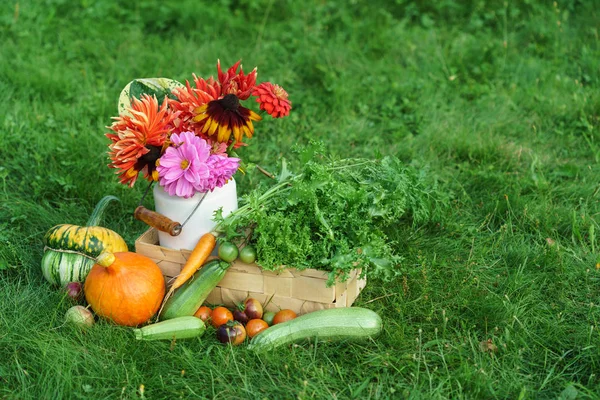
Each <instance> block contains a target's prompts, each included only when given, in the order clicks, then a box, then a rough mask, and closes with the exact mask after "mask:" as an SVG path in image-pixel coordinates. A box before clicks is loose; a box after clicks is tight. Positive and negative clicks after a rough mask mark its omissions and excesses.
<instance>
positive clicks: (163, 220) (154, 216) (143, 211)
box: [133, 206, 182, 236]
mask: <svg viewBox="0 0 600 400" xmlns="http://www.w3.org/2000/svg"><path fill="white" fill-rule="evenodd" d="M133 216H134V217H135V219H137V220H140V221H142V222H144V223H146V224H148V225H149V226H151V227H153V228H156V229H158V230H159V231H161V232H167V233H168V234H169V235H171V236H177V235H179V234H180V233H181V229H182V226H181V224H180V223H179V222H176V221H173V220H171V219H169V218H168V217H165V216H164V215H162V214H159V213H157V212H156V211H151V210H148V209H147V208H146V207H144V206H138V208H136V209H135V211H134V213H133Z"/></svg>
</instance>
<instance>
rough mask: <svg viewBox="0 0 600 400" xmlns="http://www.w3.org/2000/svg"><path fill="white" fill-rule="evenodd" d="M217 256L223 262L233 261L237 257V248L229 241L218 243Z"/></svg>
mask: <svg viewBox="0 0 600 400" xmlns="http://www.w3.org/2000/svg"><path fill="white" fill-rule="evenodd" d="M217 254H218V255H219V258H220V259H221V260H223V261H225V262H234V261H235V259H236V258H237V257H238V254H239V250H238V248H237V246H236V245H235V244H233V243H231V242H223V243H221V244H220V245H219V250H217Z"/></svg>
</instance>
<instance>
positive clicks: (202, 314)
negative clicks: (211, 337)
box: [194, 306, 212, 322]
mask: <svg viewBox="0 0 600 400" xmlns="http://www.w3.org/2000/svg"><path fill="white" fill-rule="evenodd" d="M211 315H212V309H211V308H210V307H208V306H201V307H200V308H199V309H198V311H196V312H195V313H194V317H198V318H200V319H201V320H202V321H204V322H206V321H208V320H209V319H210V318H211Z"/></svg>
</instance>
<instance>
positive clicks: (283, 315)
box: [273, 309, 297, 325]
mask: <svg viewBox="0 0 600 400" xmlns="http://www.w3.org/2000/svg"><path fill="white" fill-rule="evenodd" d="M296 317H297V315H296V313H295V312H294V311H293V310H289V309H283V310H281V311H278V312H277V313H276V314H275V316H274V317H273V325H277V324H280V323H282V322H286V321H289V320H292V319H294V318H296Z"/></svg>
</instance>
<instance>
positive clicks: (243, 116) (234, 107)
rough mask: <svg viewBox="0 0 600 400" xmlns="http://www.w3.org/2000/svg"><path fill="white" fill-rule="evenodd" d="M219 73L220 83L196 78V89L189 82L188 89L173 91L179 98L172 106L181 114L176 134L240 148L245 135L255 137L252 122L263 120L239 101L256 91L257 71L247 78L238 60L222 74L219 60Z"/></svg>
mask: <svg viewBox="0 0 600 400" xmlns="http://www.w3.org/2000/svg"><path fill="white" fill-rule="evenodd" d="M238 68H239V72H238ZM217 72H218V82H216V81H215V80H214V79H213V78H212V77H211V78H209V79H208V80H204V79H202V78H198V77H196V75H194V83H195V85H196V87H195V88H194V87H192V86H191V85H190V83H189V82H187V81H186V87H185V88H177V89H175V90H173V94H174V95H175V96H176V97H177V99H171V100H169V107H171V108H172V109H173V110H177V111H179V112H180V114H179V116H178V118H177V119H175V121H174V125H175V128H176V131H177V132H183V131H191V132H194V133H195V134H196V135H197V136H200V137H202V138H203V139H212V140H216V141H218V142H221V143H229V142H231V141H232V140H235V142H236V143H235V146H238V147H239V146H240V145H242V143H241V142H242V139H243V137H244V135H245V136H247V137H249V138H251V137H252V135H253V134H254V125H253V124H252V121H260V120H261V119H262V117H261V116H260V115H258V114H257V113H255V112H254V111H251V110H249V109H248V108H245V107H243V106H241V105H240V100H246V99H248V98H249V97H250V95H251V94H252V91H253V90H254V88H255V85H256V74H257V72H256V68H254V70H253V71H252V72H251V73H250V74H248V75H246V74H244V70H243V69H242V68H241V66H240V61H238V62H237V63H235V64H234V65H233V66H231V67H230V68H229V69H228V70H227V71H226V72H223V70H222V69H221V61H220V60H219V61H217ZM215 133H216V138H215ZM232 136H233V138H232Z"/></svg>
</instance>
